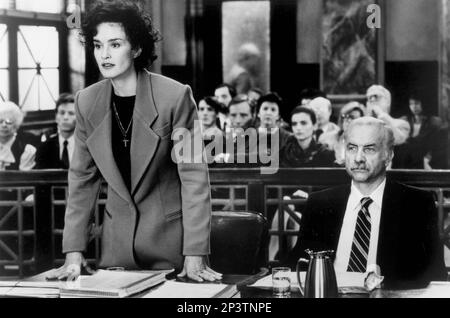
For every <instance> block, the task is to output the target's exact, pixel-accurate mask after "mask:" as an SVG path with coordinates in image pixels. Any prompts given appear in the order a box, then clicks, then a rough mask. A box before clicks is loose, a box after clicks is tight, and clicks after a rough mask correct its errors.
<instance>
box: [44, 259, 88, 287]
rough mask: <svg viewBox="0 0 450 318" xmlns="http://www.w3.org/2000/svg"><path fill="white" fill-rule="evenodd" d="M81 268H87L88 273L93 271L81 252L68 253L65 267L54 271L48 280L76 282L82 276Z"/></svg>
mask: <svg viewBox="0 0 450 318" xmlns="http://www.w3.org/2000/svg"><path fill="white" fill-rule="evenodd" d="M81 266H83V267H85V268H86V270H87V271H88V272H89V271H90V270H91V269H90V268H89V266H88V265H87V262H86V260H85V259H84V257H83V254H82V253H81V252H71V253H67V254H66V261H65V262H64V265H63V266H61V267H59V268H57V269H54V270H52V271H51V272H50V273H48V274H47V277H46V278H47V279H59V280H67V281H74V280H76V279H77V278H78V276H80V273H81Z"/></svg>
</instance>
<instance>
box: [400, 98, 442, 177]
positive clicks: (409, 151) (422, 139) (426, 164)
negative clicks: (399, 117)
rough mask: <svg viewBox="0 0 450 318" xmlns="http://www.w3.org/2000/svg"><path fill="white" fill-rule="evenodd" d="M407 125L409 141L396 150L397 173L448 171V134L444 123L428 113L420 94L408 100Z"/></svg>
mask: <svg viewBox="0 0 450 318" xmlns="http://www.w3.org/2000/svg"><path fill="white" fill-rule="evenodd" d="M407 119H408V122H409V124H410V126H411V133H410V135H409V139H408V141H407V142H406V143H405V144H403V145H401V146H396V147H395V149H394V152H395V156H394V160H393V162H392V168H394V169H425V170H432V169H446V166H447V165H446V151H447V147H446V145H447V141H446V131H445V130H442V129H441V127H442V120H441V119H440V118H438V117H436V116H431V115H429V114H428V113H426V111H425V109H424V108H423V107H422V99H421V98H420V97H419V95H418V94H417V93H413V94H411V96H410V98H409V114H408V117H407Z"/></svg>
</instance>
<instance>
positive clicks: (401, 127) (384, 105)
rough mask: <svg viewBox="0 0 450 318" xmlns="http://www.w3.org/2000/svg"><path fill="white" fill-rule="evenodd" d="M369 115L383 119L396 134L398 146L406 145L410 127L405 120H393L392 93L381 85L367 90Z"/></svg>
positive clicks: (395, 138)
mask: <svg viewBox="0 0 450 318" xmlns="http://www.w3.org/2000/svg"><path fill="white" fill-rule="evenodd" d="M366 96H367V115H368V116H373V117H375V118H378V119H381V120H382V121H383V122H385V123H386V124H387V125H389V127H391V128H392V131H393V132H394V140H395V144H396V145H401V144H404V143H405V142H406V141H407V140H408V137H409V134H410V130H411V128H410V126H409V124H408V122H407V121H406V120H405V119H403V118H393V117H392V116H391V115H390V112H391V93H390V92H389V91H388V90H387V89H386V88H385V87H383V86H381V85H372V86H370V87H369V88H368V89H367V93H366Z"/></svg>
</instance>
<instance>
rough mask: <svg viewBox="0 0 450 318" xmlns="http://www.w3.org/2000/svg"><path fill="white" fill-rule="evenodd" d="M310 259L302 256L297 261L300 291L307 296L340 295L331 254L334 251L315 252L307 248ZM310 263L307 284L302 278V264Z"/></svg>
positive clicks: (326, 296)
mask: <svg viewBox="0 0 450 318" xmlns="http://www.w3.org/2000/svg"><path fill="white" fill-rule="evenodd" d="M305 252H306V253H308V254H309V257H310V259H309V260H306V259H304V258H301V259H299V260H298V262H297V280H298V285H299V287H300V292H301V293H302V295H303V297H305V298H335V297H337V296H338V287H337V281H336V273H335V271H334V266H333V262H332V259H331V256H332V255H333V253H334V251H322V252H313V251H311V250H306V251H305ZM301 263H306V264H309V266H308V271H307V272H306V278H305V284H304V287H303V286H302V281H301V279H300V264H301Z"/></svg>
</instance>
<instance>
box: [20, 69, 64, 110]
mask: <svg viewBox="0 0 450 318" xmlns="http://www.w3.org/2000/svg"><path fill="white" fill-rule="evenodd" d="M58 92H59V72H58V69H43V70H42V71H41V75H38V74H37V73H36V70H19V101H20V106H21V107H22V109H23V110H26V111H30V110H33V111H34V110H44V109H53V108H55V97H56V96H58Z"/></svg>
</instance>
